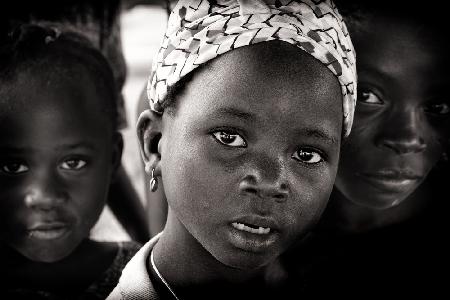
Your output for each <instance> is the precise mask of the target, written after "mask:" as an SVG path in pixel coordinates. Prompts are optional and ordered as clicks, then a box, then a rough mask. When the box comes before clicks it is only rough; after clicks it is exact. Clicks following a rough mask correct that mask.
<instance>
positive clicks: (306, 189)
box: [287, 166, 337, 232]
mask: <svg viewBox="0 0 450 300" xmlns="http://www.w3.org/2000/svg"><path fill="white" fill-rule="evenodd" d="M336 171H337V167H335V166H334V167H332V168H329V169H327V170H324V171H322V172H320V175H317V176H311V177H309V178H306V179H305V178H304V177H303V178H302V177H300V178H302V180H300V181H299V180H298V181H297V183H296V185H295V187H296V188H295V195H296V196H295V197H293V199H292V201H290V203H289V205H288V208H287V210H288V213H289V214H290V223H291V224H295V228H297V230H300V231H302V232H306V231H307V230H308V229H309V228H310V227H311V226H312V225H314V224H315V223H316V222H317V221H318V220H319V218H320V216H321V214H322V213H323V211H324V209H325V207H326V205H327V204H328V201H329V198H330V194H331V191H332V189H333V183H334V180H335V178H336Z"/></svg>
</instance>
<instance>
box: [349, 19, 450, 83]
mask: <svg viewBox="0 0 450 300" xmlns="http://www.w3.org/2000/svg"><path fill="white" fill-rule="evenodd" d="M419 22H421V21H420V20H412V19H410V18H407V17H395V16H391V15H384V16H383V15H380V16H378V17H376V18H375V17H371V18H370V19H369V21H367V22H363V23H361V24H360V25H359V26H360V27H361V28H360V29H362V30H354V31H352V39H353V40H354V44H355V48H356V50H357V51H358V67H361V66H367V67H373V68H378V69H381V70H382V71H384V72H385V73H391V74H393V75H395V74H396V73H401V72H405V71H408V69H409V71H410V72H417V73H422V74H423V75H424V76H425V77H426V76H430V75H433V74H436V72H442V73H443V74H447V73H448V72H447V71H446V70H447V68H448V67H449V64H450V60H449V56H448V50H449V48H450V47H449V45H450V43H448V41H446V38H445V36H443V35H442V29H439V28H437V27H436V26H434V25H431V24H428V25H425V24H419ZM444 71H445V72H444ZM441 75H442V74H441Z"/></svg>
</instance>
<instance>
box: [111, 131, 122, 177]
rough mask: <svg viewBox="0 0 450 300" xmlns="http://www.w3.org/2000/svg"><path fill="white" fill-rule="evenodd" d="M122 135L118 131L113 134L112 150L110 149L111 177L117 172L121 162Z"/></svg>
mask: <svg viewBox="0 0 450 300" xmlns="http://www.w3.org/2000/svg"><path fill="white" fill-rule="evenodd" d="M122 151H123V137H122V134H121V133H120V132H115V133H114V135H113V151H112V157H111V159H112V174H113V177H114V175H115V174H116V173H117V169H118V168H119V167H120V165H121V163H122Z"/></svg>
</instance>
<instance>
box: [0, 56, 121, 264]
mask: <svg viewBox="0 0 450 300" xmlns="http://www.w3.org/2000/svg"><path fill="white" fill-rule="evenodd" d="M65 68H66V66H61V65H59V66H55V65H53V66H52V69H51V70H50V69H48V68H45V69H44V70H43V69H38V68H35V69H31V70H24V71H23V72H21V73H20V74H18V75H17V78H16V80H14V81H13V82H9V86H8V87H5V86H4V88H2V95H3V96H7V97H8V98H7V101H6V102H4V103H2V106H3V107H7V113H6V114H2V115H1V116H0V136H1V139H0V153H1V157H0V182H1V186H2V188H1V190H0V199H2V201H1V204H0V205H1V209H0V211H1V213H0V214H1V218H0V220H1V223H2V226H1V228H2V229H1V240H2V243H5V244H6V245H8V246H10V247H11V248H13V249H15V250H16V251H18V252H19V253H21V254H22V255H24V256H25V257H27V258H29V259H31V260H34V261H41V262H55V261H58V260H61V259H62V258H64V257H67V256H68V255H69V254H70V253H71V252H72V251H73V250H74V249H75V248H76V247H77V246H78V245H79V244H80V243H81V241H82V240H83V239H85V238H87V237H88V236H89V231H90V229H91V227H92V226H93V225H94V224H95V222H96V221H97V219H98V217H99V215H100V213H101V211H102V209H103V205H104V203H105V198H106V194H107V190H108V187H109V182H110V179H111V174H112V172H113V169H114V166H115V165H116V164H117V159H120V154H119V153H120V151H121V147H120V146H118V145H117V144H116V143H117V142H118V141H116V140H115V137H114V134H113V132H112V126H111V123H112V121H111V120H110V118H109V117H107V116H105V112H104V110H103V108H102V104H100V103H101V101H103V100H100V99H99V94H98V92H97V87H96V86H95V79H94V78H92V77H93V76H91V75H90V74H89V73H87V72H86V70H85V69H83V68H78V69H77V68H75V69H74V68H72V69H70V70H71V74H72V76H68V73H67V72H65V71H61V72H59V71H58V70H66V69H65ZM68 68H69V67H68ZM6 90H7V91H6Z"/></svg>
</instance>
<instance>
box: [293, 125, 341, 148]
mask: <svg viewBox="0 0 450 300" xmlns="http://www.w3.org/2000/svg"><path fill="white" fill-rule="evenodd" d="M297 132H298V134H299V135H306V136H308V137H313V138H319V139H321V140H324V141H326V142H327V143H329V144H332V145H337V144H338V139H337V138H336V137H335V136H332V135H331V134H329V133H327V132H326V131H324V130H322V129H316V128H304V129H300V130H298V131H297Z"/></svg>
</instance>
